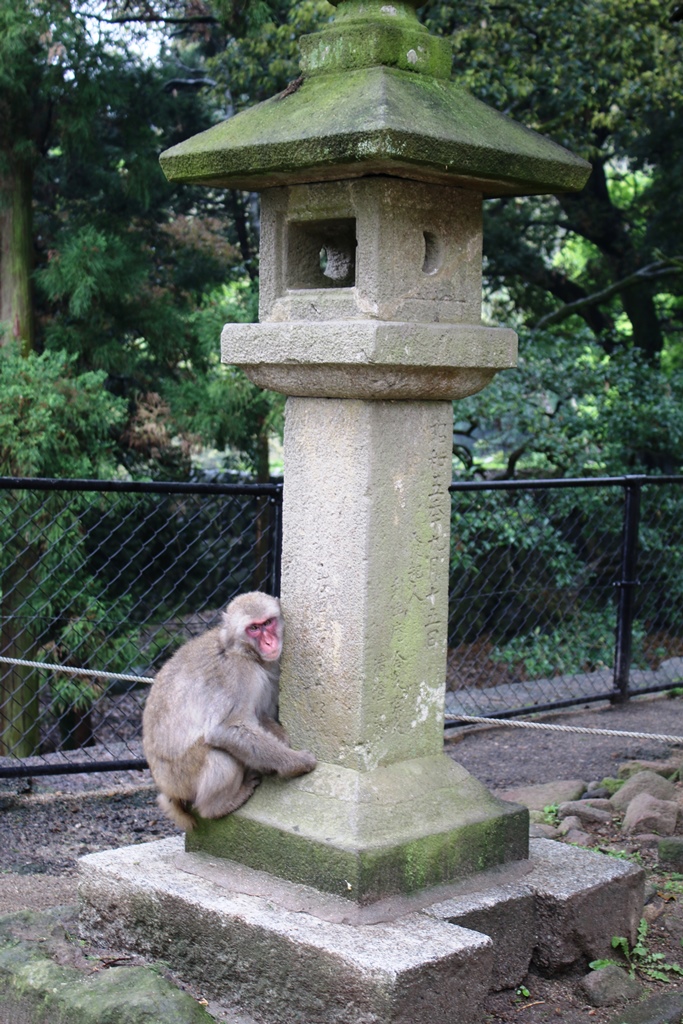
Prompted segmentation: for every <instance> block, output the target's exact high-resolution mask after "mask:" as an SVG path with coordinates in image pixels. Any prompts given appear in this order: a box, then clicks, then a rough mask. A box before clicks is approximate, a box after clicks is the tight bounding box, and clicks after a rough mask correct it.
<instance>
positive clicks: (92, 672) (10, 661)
mask: <svg viewBox="0 0 683 1024" xmlns="http://www.w3.org/2000/svg"><path fill="white" fill-rule="evenodd" d="M0 662H4V663H5V664H6V665H25V666H26V667H27V668H44V669H46V670H47V671H48V672H64V673H65V674H66V675H71V676H94V677H95V678H97V679H123V680H124V681H125V682H127V683H153V682H154V679H153V678H151V677H150V676H132V675H128V673H126V672H102V671H100V670H98V669H94V668H72V667H71V665H53V664H51V663H50V662H48V661H24V660H23V659H22V658H3V657H0Z"/></svg>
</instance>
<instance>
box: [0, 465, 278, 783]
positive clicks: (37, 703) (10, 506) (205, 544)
mask: <svg viewBox="0 0 683 1024" xmlns="http://www.w3.org/2000/svg"><path fill="white" fill-rule="evenodd" d="M281 504H282V488H281V485H277V484H246V485H229V484H225V485H220V484H215V485H214V484H194V485H193V484H172V483H169V484H143V483H137V484H132V483H117V482H101V481H80V480H74V481H55V480H53V481H50V480H22V481H18V480H11V479H4V480H0V545H1V548H0V558H1V563H0V564H1V567H2V595H1V598H0V600H1V604H0V611H1V614H2V622H1V627H0V628H1V634H0V655H1V656H2V658H3V659H12V662H19V664H16V663H11V662H10V661H8V660H3V661H2V662H0V777H2V776H4V777H7V776H12V775H22V774H23V775H26V774H30V775H38V774H48V773H56V772H60V773H62V772H69V771H77V770H79V771H81V770H84V768H85V770H90V771H93V770H104V769H109V770H111V769H113V768H115V767H125V768H134V767H143V766H144V764H145V762H144V760H143V755H142V747H141V742H140V731H141V712H142V707H143V704H144V700H145V696H146V692H147V689H148V686H147V685H146V684H145V683H142V682H140V681H139V677H143V678H144V677H149V676H151V675H153V674H154V672H155V671H156V669H157V668H158V667H159V666H160V665H161V663H162V662H163V661H165V660H166V659H167V658H168V657H169V655H170V654H171V653H172V652H173V651H174V650H175V648H176V647H177V646H179V645H180V644H181V643H183V642H184V641H185V640H187V639H189V638H190V637H192V636H194V635H196V634H198V633H200V632H203V631H204V630H205V629H206V628H208V627H210V626H212V625H215V624H216V623H217V621H218V617H219V615H220V611H221V609H222V608H224V607H225V605H226V603H227V602H228V601H229V600H230V599H231V598H232V597H233V596H234V595H235V594H237V593H239V592H240V591H243V590H251V589H262V590H267V591H270V592H271V593H278V592H279V586H280V581H279V553H280V547H281V542H280V523H281ZM197 609H199V611H197ZM21 662H40V663H42V664H43V665H44V666H45V667H42V668H35V667H33V666H32V665H26V664H21ZM53 665H54V668H52V666H53ZM73 668H76V669H85V670H86V671H87V670H92V671H94V672H96V673H99V674H93V675H90V674H88V675H85V674H74V673H72V672H70V671H64V669H73ZM110 673H111V674H112V675H109V674H110ZM112 676H113V677H112ZM119 677H123V678H119Z"/></svg>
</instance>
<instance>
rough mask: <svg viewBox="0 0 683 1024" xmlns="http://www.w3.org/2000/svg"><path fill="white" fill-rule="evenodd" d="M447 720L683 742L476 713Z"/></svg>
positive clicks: (675, 739) (680, 738)
mask: <svg viewBox="0 0 683 1024" xmlns="http://www.w3.org/2000/svg"><path fill="white" fill-rule="evenodd" d="M444 717H445V719H446V721H447V722H472V723H475V724H479V723H481V724H483V725H498V726H506V727H508V728H510V729H547V730H549V731H552V732H580V733H585V734H586V735H591V736H628V737H630V738H631V739H636V740H661V742H662V743H683V736H663V735H660V734H659V733H653V732H624V730H622V729H588V728H587V727H586V726H582V725H551V724H550V723H549V722H522V721H520V720H519V719H515V720H514V721H511V719H509V718H483V717H482V718H479V717H477V716H476V715H455V714H447V715H445V716H444Z"/></svg>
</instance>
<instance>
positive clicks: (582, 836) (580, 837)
mask: <svg viewBox="0 0 683 1024" xmlns="http://www.w3.org/2000/svg"><path fill="white" fill-rule="evenodd" d="M565 839H566V840H567V842H568V843H573V844H574V846H592V845H593V842H594V839H593V836H591V835H589V834H588V832H582V831H581V829H578V828H573V829H572V830H571V831H570V832H567V835H566V836H565Z"/></svg>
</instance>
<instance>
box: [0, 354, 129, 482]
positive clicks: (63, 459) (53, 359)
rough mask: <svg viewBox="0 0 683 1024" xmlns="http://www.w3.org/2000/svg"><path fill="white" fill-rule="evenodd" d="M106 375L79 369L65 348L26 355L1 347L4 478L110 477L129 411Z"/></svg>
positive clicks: (0, 457) (0, 455)
mask: <svg viewBox="0 0 683 1024" xmlns="http://www.w3.org/2000/svg"><path fill="white" fill-rule="evenodd" d="M104 378H105V374H104V373H102V372H98V371H90V372H85V373H80V374H79V373H77V372H75V369H74V360H73V359H72V358H70V357H68V356H67V355H66V354H65V353H63V352H44V353H43V354H42V355H40V356H38V355H35V354H33V353H32V354H31V355H29V356H27V357H23V356H22V355H21V353H20V352H19V350H18V348H17V346H16V345H14V344H12V343H9V342H8V343H7V344H5V345H4V346H3V347H2V348H1V349H0V473H1V474H2V475H3V476H64V477H78V476H81V477H92V476H99V477H107V476H110V475H111V473H112V471H113V470H114V468H115V465H116V462H115V449H116V445H115V440H116V431H117V429H120V428H121V425H122V423H123V421H124V418H125V414H126V407H125V403H124V402H122V401H121V399H118V398H115V397H114V396H113V395H110V394H108V393H107V392H106V391H103V387H102V385H103V383H104Z"/></svg>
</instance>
